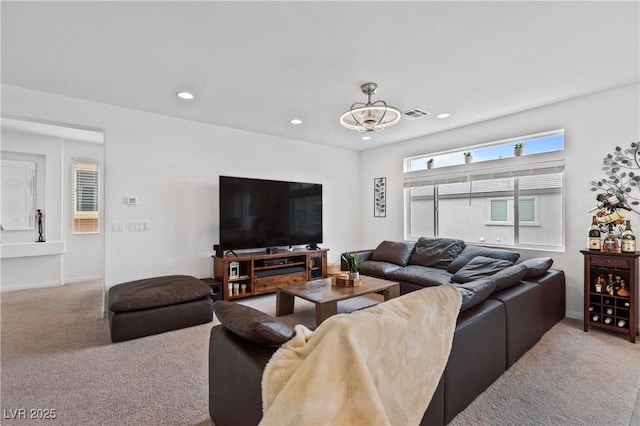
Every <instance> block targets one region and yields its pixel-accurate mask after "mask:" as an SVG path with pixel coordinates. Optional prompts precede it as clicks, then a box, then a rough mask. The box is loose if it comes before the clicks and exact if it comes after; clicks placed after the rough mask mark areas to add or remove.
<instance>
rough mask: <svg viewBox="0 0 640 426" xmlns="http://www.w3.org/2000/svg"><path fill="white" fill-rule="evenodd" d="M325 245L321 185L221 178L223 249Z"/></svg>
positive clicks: (221, 245) (221, 244)
mask: <svg viewBox="0 0 640 426" xmlns="http://www.w3.org/2000/svg"><path fill="white" fill-rule="evenodd" d="M321 242H322V185H321V184H315V183H303V182H284V181H276V180H264V179H250V178H240V177H230V176H220V248H221V249H222V250H235V249H250V248H263V247H281V246H293V245H302V244H311V245H314V244H318V243H321Z"/></svg>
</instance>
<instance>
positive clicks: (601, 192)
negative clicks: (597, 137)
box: [591, 142, 640, 214]
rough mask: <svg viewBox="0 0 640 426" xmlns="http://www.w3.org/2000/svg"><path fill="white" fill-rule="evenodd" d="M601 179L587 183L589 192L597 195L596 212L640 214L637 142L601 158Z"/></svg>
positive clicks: (617, 148)
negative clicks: (605, 210)
mask: <svg viewBox="0 0 640 426" xmlns="http://www.w3.org/2000/svg"><path fill="white" fill-rule="evenodd" d="M602 161H603V164H604V165H603V167H602V170H603V171H604V173H605V174H606V177H605V178H602V179H600V180H599V181H591V191H594V192H598V194H597V196H596V200H597V202H598V204H597V207H596V209H608V210H610V211H609V213H611V211H615V210H618V209H620V208H621V209H624V210H628V211H634V212H636V213H639V214H640V142H632V143H631V146H630V147H629V148H624V149H623V148H621V147H619V146H616V147H615V150H614V151H613V153H611V154H607V156H606V157H604V159H603V160H602Z"/></svg>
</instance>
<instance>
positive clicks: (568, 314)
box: [564, 311, 584, 320]
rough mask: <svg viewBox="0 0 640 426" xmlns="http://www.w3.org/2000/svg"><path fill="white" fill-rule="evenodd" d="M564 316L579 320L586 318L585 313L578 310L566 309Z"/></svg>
mask: <svg viewBox="0 0 640 426" xmlns="http://www.w3.org/2000/svg"><path fill="white" fill-rule="evenodd" d="M564 316H565V317H567V318H572V319H578V320H583V319H584V313H582V312H577V311H566V312H565V315H564Z"/></svg>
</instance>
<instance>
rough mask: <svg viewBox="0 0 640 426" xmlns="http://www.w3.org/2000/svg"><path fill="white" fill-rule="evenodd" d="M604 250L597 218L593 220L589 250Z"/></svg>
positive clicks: (590, 229)
mask: <svg viewBox="0 0 640 426" xmlns="http://www.w3.org/2000/svg"><path fill="white" fill-rule="evenodd" d="M600 249H602V235H601V234H600V226H599V225H598V220H597V219H596V217H595V216H593V217H592V218H591V227H590V228H589V250H598V251H600Z"/></svg>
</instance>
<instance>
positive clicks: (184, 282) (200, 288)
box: [109, 275, 212, 312]
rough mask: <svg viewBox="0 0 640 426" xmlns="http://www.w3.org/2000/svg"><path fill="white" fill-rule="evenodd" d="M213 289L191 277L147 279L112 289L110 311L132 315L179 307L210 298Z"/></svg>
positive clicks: (173, 276)
mask: <svg viewBox="0 0 640 426" xmlns="http://www.w3.org/2000/svg"><path fill="white" fill-rule="evenodd" d="M211 294H212V290H211V287H209V286H208V285H207V284H205V283H204V282H202V281H200V280H199V279H197V278H196V277H192V276H189V275H169V276H165V277H154V278H145V279H142V280H137V281H129V282H126V283H122V284H118V285H114V286H113V287H111V288H110V289H109V310H110V311H111V312H130V311H139V310H143V309H153V308H160V307H163V306H170V305H177V304H180V303H186V302H191V301H193V300H198V299H202V298H205V297H210V296H211Z"/></svg>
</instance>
